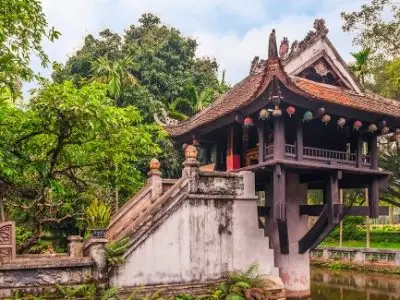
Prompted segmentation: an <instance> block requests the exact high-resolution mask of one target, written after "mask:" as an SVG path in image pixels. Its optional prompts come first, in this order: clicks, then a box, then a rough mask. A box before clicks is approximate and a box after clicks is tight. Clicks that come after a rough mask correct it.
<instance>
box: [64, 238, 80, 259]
mask: <svg viewBox="0 0 400 300" xmlns="http://www.w3.org/2000/svg"><path fill="white" fill-rule="evenodd" d="M82 240H83V238H82V237H81V236H79V235H70V236H69V237H68V241H69V243H68V253H69V257H71V258H80V257H83V243H82Z"/></svg>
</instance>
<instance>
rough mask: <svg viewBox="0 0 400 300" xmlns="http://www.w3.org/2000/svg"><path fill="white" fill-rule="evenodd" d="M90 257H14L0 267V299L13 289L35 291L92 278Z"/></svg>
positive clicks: (88, 280)
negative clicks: (14, 258)
mask: <svg viewBox="0 0 400 300" xmlns="http://www.w3.org/2000/svg"><path fill="white" fill-rule="evenodd" d="M92 265H93V262H92V260H91V259H90V258H79V259H71V258H69V257H63V256H54V257H45V256H38V257H37V259H36V260H35V258H34V257H33V256H30V257H26V258H21V259H18V258H17V259H16V260H14V261H13V262H12V263H9V264H4V265H2V266H0V298H1V299H3V298H4V297H8V296H10V295H11V294H12V292H13V291H14V290H22V291H24V292H29V293H35V292H40V291H42V290H43V289H45V288H49V287H51V286H54V285H55V284H63V285H75V284H83V283H87V282H90V281H91V279H92Z"/></svg>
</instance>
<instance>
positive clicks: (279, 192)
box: [272, 164, 286, 221]
mask: <svg viewBox="0 0 400 300" xmlns="http://www.w3.org/2000/svg"><path fill="white" fill-rule="evenodd" d="M272 184H273V192H272V197H273V199H272V217H273V219H274V220H278V221H284V220H285V217H286V208H285V205H286V174H285V169H284V168H283V167H282V166H281V165H279V164H278V165H276V166H275V168H274V171H273V181H272Z"/></svg>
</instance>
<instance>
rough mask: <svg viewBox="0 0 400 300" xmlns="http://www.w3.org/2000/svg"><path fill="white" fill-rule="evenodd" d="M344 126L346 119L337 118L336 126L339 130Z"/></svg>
mask: <svg viewBox="0 0 400 300" xmlns="http://www.w3.org/2000/svg"><path fill="white" fill-rule="evenodd" d="M344 125H346V119H345V118H339V120H337V126H338V127H339V128H343V127H344Z"/></svg>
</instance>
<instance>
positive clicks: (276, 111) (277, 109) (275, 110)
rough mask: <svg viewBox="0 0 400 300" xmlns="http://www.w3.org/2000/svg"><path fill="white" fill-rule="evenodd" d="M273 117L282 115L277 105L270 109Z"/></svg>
mask: <svg viewBox="0 0 400 300" xmlns="http://www.w3.org/2000/svg"><path fill="white" fill-rule="evenodd" d="M272 116H273V117H280V116H282V110H281V109H280V108H279V106H278V105H275V109H274V110H273V111H272Z"/></svg>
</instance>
